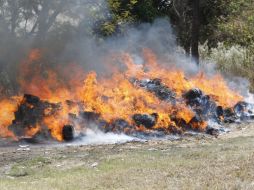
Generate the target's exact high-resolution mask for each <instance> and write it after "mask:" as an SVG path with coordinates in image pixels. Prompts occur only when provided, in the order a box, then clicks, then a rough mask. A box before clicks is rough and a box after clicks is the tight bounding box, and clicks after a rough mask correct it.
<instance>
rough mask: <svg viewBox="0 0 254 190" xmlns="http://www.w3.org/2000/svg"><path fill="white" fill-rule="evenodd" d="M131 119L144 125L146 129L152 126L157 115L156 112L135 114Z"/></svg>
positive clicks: (139, 124)
mask: <svg viewBox="0 0 254 190" xmlns="http://www.w3.org/2000/svg"><path fill="white" fill-rule="evenodd" d="M132 119H133V120H134V121H135V123H136V124H137V125H138V126H141V125H142V126H144V127H146V128H148V129H151V128H153V127H154V126H155V125H156V122H157V119H158V115H157V114H155V113H154V114H151V115H148V114H135V115H133V117H132Z"/></svg>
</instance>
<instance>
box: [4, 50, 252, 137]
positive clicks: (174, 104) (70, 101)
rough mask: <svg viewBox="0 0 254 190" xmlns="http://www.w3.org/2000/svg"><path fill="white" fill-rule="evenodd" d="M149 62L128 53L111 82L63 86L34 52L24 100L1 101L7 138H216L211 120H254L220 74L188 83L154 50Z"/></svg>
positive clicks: (26, 66) (93, 77)
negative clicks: (89, 134)
mask: <svg viewBox="0 0 254 190" xmlns="http://www.w3.org/2000/svg"><path fill="white" fill-rule="evenodd" d="M143 57H144V60H145V61H144V62H145V63H144V64H143V65H136V64H135V61H134V60H133V59H132V57H131V56H130V55H129V54H121V55H119V56H118V59H119V60H120V61H121V62H122V63H123V64H124V65H125V66H126V68H127V69H126V70H125V71H124V72H122V70H120V69H119V70H118V69H117V68H116V69H115V72H114V73H113V75H112V76H110V77H98V76H97V74H96V73H95V72H89V73H85V72H84V73H82V74H81V75H78V76H79V77H80V76H81V78H79V81H83V82H80V83H79V82H77V81H76V80H70V81H66V82H65V83H63V81H61V79H60V78H58V75H57V73H56V72H54V71H53V70H47V76H43V75H42V72H41V69H42V68H41V65H40V64H37V63H38V62H40V61H41V60H40V59H41V54H40V51H39V50H33V51H32V52H31V53H30V55H29V56H28V58H27V59H26V60H25V61H24V62H23V63H22V69H21V71H20V72H21V73H20V78H19V84H20V88H21V89H20V92H19V94H21V95H17V96H13V97H10V98H3V99H2V100H0V107H1V110H0V131H1V132H0V136H1V137H4V138H7V137H8V138H13V139H14V140H17V141H18V140H21V139H24V138H44V139H55V140H58V141H72V140H74V139H75V137H76V136H77V135H85V133H86V130H87V129H90V128H96V129H97V130H100V131H103V132H105V133H108V132H113V133H117V134H119V133H124V134H127V135H130V136H135V137H141V136H142V137H144V136H150V135H151V136H154V135H155V136H156V135H157V136H166V135H169V134H183V133H185V132H186V131H196V132H204V133H207V134H210V135H214V136H217V135H218V133H219V131H218V130H217V129H215V128H213V126H210V125H209V122H210V121H212V122H215V123H217V124H223V123H232V122H239V121H244V120H249V119H254V105H252V104H249V103H247V102H244V101H243V97H241V96H240V95H238V94H237V93H236V92H234V91H232V90H230V89H229V88H228V86H227V85H226V83H225V81H224V80H223V78H222V77H221V76H220V75H215V76H213V77H212V78H208V77H206V76H205V75H204V74H202V73H201V74H198V75H196V76H194V77H189V78H187V77H186V76H185V75H184V73H183V72H182V71H181V70H178V69H174V68H170V69H169V68H166V67H164V66H162V65H158V61H157V59H156V55H155V54H154V53H153V52H152V51H151V50H148V49H144V52H143ZM119 60H118V61H119ZM79 72H80V71H79ZM82 77H83V78H82ZM22 93H23V94H24V95H22Z"/></svg>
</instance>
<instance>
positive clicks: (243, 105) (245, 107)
mask: <svg viewBox="0 0 254 190" xmlns="http://www.w3.org/2000/svg"><path fill="white" fill-rule="evenodd" d="M234 112H235V114H236V115H237V117H239V118H240V119H241V120H248V119H254V104H249V103H247V102H238V103H237V104H236V105H235V106H234Z"/></svg>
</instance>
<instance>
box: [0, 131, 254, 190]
mask: <svg viewBox="0 0 254 190" xmlns="http://www.w3.org/2000/svg"><path fill="white" fill-rule="evenodd" d="M253 143H254V139H253V137H252V136H251V137H236V138H232V139H221V140H214V141H212V142H209V143H197V144H195V143H194V144H193V145H189V144H188V143H187V146H183V144H180V145H168V144H167V143H166V144H159V145H153V149H151V148H150V147H151V146H150V145H149V146H148V145H144V146H139V145H135V144H134V145H131V146H134V148H135V149H132V148H130V147H128V146H130V145H119V147H116V148H113V149H105V150H103V148H102V149H99V150H96V148H95V150H92V151H90V152H87V151H84V150H80V152H78V153H77V152H76V151H75V154H69V153H68V156H67V157H64V158H61V159H60V160H59V159H58V158H57V157H54V156H53V157H51V158H44V157H41V156H40V157H35V158H33V159H31V160H27V161H23V162H20V163H15V164H13V166H12V167H11V169H10V172H9V173H7V174H6V175H4V176H3V177H1V178H0V189H1V190H7V189H8V190H12V189H15V190H18V189H27V190H30V189H31V190H32V189H42V190H44V189H45V190H48V189H61V190H69V189H75V190H76V189H253V188H254V183H253V179H254V165H253V159H254V152H253ZM122 146H123V147H124V149H122ZM126 146H127V147H126ZM135 146H136V147H135ZM82 155H84V156H83V157H82ZM94 162H98V165H97V166H92V164H93V163H94Z"/></svg>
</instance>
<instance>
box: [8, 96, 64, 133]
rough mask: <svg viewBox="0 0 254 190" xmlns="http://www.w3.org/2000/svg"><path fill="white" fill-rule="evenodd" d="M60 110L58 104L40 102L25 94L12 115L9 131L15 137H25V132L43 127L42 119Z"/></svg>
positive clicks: (36, 98)
mask: <svg viewBox="0 0 254 190" xmlns="http://www.w3.org/2000/svg"><path fill="white" fill-rule="evenodd" d="M60 108H61V105H60V104H53V103H49V102H46V101H41V100H40V98H38V97H37V96H33V95H30V94H25V95H24V97H23V100H22V102H21V104H20V105H19V107H18V109H17V111H16V112H15V113H14V115H15V119H14V120H13V121H12V125H11V126H9V129H10V130H12V131H13V132H14V134H15V135H16V136H19V137H21V136H25V133H26V130H28V129H31V128H35V127H37V124H40V125H42V126H43V123H42V120H43V117H46V116H48V115H52V114H55V113H56V112H57V111H58V110H59V109H60Z"/></svg>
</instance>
